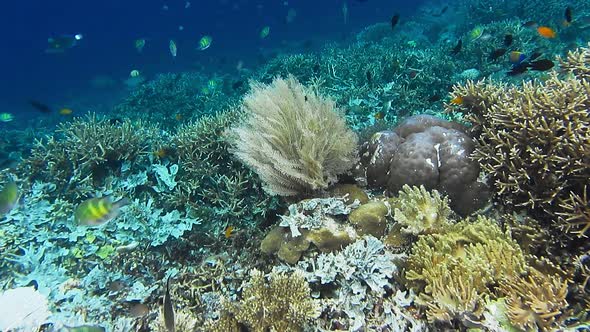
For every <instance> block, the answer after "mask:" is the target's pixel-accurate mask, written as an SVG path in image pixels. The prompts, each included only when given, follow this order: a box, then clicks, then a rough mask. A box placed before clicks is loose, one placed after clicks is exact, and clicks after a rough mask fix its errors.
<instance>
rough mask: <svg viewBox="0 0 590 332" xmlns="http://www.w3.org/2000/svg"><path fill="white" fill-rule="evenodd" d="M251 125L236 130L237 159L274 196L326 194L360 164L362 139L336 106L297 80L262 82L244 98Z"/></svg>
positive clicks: (247, 121)
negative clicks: (358, 152) (358, 146)
mask: <svg viewBox="0 0 590 332" xmlns="http://www.w3.org/2000/svg"><path fill="white" fill-rule="evenodd" d="M242 108H243V109H244V111H245V112H246V113H247V118H246V120H245V124H243V125H241V126H238V127H235V128H233V130H232V131H231V134H232V136H233V137H234V142H235V146H234V151H233V152H234V154H235V155H236V156H237V157H238V158H239V159H240V160H242V161H243V162H244V163H245V164H246V165H248V166H249V167H250V168H252V169H253V170H254V171H256V172H257V173H258V175H259V176H260V178H261V179H262V180H263V182H264V183H265V190H266V191H267V192H268V193H270V194H275V195H282V196H293V195H297V194H302V193H309V192H312V191H315V190H318V189H325V188H326V187H327V186H328V185H329V184H331V183H334V182H335V181H336V176H337V175H339V174H342V173H344V172H346V171H347V170H348V169H350V168H351V167H352V166H353V164H354V162H355V159H356V157H355V153H356V151H355V150H356V135H355V134H354V133H353V132H352V131H350V130H349V129H347V128H346V125H345V122H344V120H343V119H342V118H341V117H340V116H339V114H338V113H337V112H336V111H335V108H334V102H333V101H331V100H330V99H327V98H323V97H321V96H318V95H317V94H316V93H315V92H313V91H311V89H308V88H305V87H304V86H303V85H301V84H300V83H299V82H297V81H296V80H295V78H293V77H292V76H291V77H289V78H287V79H286V80H285V79H280V78H277V79H275V80H274V81H273V83H272V84H271V85H263V84H260V83H256V84H253V85H252V91H251V92H250V93H249V94H248V95H247V96H246V97H245V98H244V101H243V106H242Z"/></svg>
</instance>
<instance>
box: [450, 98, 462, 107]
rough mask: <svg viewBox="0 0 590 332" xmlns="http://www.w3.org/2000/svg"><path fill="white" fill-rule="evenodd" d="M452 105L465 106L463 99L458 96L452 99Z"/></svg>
mask: <svg viewBox="0 0 590 332" xmlns="http://www.w3.org/2000/svg"><path fill="white" fill-rule="evenodd" d="M451 104H455V105H463V97H461V96H456V97H455V98H453V99H451Z"/></svg>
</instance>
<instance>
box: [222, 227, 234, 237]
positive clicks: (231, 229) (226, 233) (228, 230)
mask: <svg viewBox="0 0 590 332" xmlns="http://www.w3.org/2000/svg"><path fill="white" fill-rule="evenodd" d="M234 230H235V228H234V226H232V225H229V226H227V227H226V228H225V231H224V232H223V235H224V236H225V238H226V239H229V238H230V237H231V236H232V234H233V233H234Z"/></svg>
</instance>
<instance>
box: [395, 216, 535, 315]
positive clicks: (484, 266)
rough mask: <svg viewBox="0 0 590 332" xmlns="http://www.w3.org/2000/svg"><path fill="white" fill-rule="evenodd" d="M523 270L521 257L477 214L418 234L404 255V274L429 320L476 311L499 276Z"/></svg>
mask: <svg viewBox="0 0 590 332" xmlns="http://www.w3.org/2000/svg"><path fill="white" fill-rule="evenodd" d="M525 270H526V262H525V257H524V254H523V252H522V250H521V249H520V247H519V246H518V244H517V243H516V242H515V241H513V240H512V239H511V238H510V236H509V235H508V234H507V233H504V232H502V230H501V229H500V228H499V227H498V226H497V225H496V224H495V223H494V221H493V220H490V219H486V218H484V217H481V216H480V217H478V219H477V221H476V222H470V221H469V220H465V221H462V222H459V223H457V224H453V225H450V226H449V227H447V229H445V230H444V231H443V232H442V233H435V234H429V235H421V236H420V238H419V239H418V242H417V243H416V244H415V245H414V247H413V249H412V253H411V255H410V257H409V259H408V263H407V268H406V279H408V280H409V281H410V282H411V283H412V284H413V288H414V289H415V290H416V291H420V294H419V299H420V301H421V303H422V304H423V305H424V306H426V307H427V316H428V319H429V320H431V321H436V320H440V321H450V320H452V319H461V318H462V317H463V316H464V315H468V316H471V317H473V316H474V317H478V316H480V315H481V314H482V312H483V307H484V304H485V302H486V300H487V299H488V298H490V297H493V296H496V294H497V291H496V290H495V289H494V287H496V286H497V285H498V284H499V283H500V282H502V281H503V280H506V279H508V278H513V277H516V276H518V275H520V274H521V273H523V272H524V271H525Z"/></svg>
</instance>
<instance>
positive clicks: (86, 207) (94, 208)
mask: <svg viewBox="0 0 590 332" xmlns="http://www.w3.org/2000/svg"><path fill="white" fill-rule="evenodd" d="M127 204H129V200H127V199H126V198H122V199H120V200H118V201H116V202H113V201H112V198H111V197H110V196H107V197H95V198H90V199H87V200H85V201H84V202H82V203H80V205H78V207H77V208H76V212H75V213H74V220H75V221H76V223H77V224H78V225H82V226H100V225H104V224H105V223H107V222H109V221H110V220H112V219H113V218H115V217H117V216H118V215H119V210H120V209H121V207H123V206H125V205H127Z"/></svg>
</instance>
